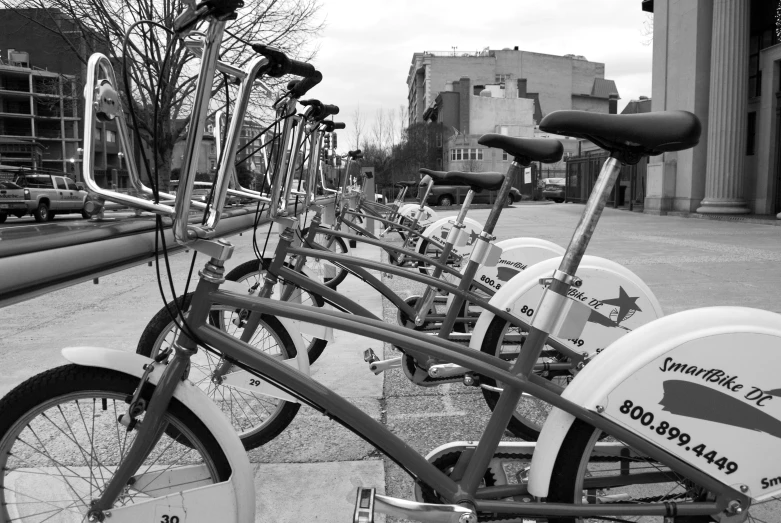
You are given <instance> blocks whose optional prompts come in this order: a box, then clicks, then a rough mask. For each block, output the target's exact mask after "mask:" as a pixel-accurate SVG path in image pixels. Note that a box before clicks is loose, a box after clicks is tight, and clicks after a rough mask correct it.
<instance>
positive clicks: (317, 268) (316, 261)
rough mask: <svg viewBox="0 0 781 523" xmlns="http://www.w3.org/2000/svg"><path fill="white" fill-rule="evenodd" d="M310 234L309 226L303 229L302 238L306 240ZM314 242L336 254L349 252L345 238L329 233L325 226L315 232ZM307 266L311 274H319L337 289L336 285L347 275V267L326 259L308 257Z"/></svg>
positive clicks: (325, 282)
mask: <svg viewBox="0 0 781 523" xmlns="http://www.w3.org/2000/svg"><path fill="white" fill-rule="evenodd" d="M308 235H309V227H306V228H304V229H302V230H301V238H303V239H304V240H306V237H307V236H308ZM314 243H316V244H317V245H320V246H322V247H325V248H327V249H328V250H329V251H331V252H334V253H336V254H347V251H348V249H347V244H346V243H344V240H343V239H342V238H341V237H340V236H333V235H332V234H329V230H328V229H324V228H321V229H320V230H319V231H318V232H317V233H315V239H314ZM303 246H304V247H306V246H307V245H306V241H304V245H303ZM305 266H306V269H307V272H308V273H309V274H313V275H317V276H319V277H320V278H321V279H322V281H323V283H324V284H325V285H326V286H327V287H330V288H331V289H336V287H337V286H338V285H339V284H340V283H342V282H343V281H344V279H345V278H346V277H347V270H346V269H344V268H342V267H339V266H337V265H334V264H332V263H330V262H327V261H325V260H321V259H320V258H307V260H306V264H305Z"/></svg>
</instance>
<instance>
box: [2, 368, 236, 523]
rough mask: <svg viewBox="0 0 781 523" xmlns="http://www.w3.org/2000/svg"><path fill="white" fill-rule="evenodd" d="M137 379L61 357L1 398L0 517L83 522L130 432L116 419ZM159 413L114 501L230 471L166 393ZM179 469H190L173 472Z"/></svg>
mask: <svg viewBox="0 0 781 523" xmlns="http://www.w3.org/2000/svg"><path fill="white" fill-rule="evenodd" d="M138 383H139V379H138V378H136V377H134V376H129V375H127V374H124V373H121V372H117V371H113V370H109V369H100V368H94V367H82V366H78V365H66V366H64V367H58V368H56V369H52V370H49V371H46V372H44V373H42V374H39V375H37V376H35V377H33V378H30V379H29V380H27V381H26V382H24V383H22V384H21V385H19V386H18V387H16V388H15V389H14V390H12V391H11V392H10V393H9V394H8V395H7V396H6V397H5V398H3V400H2V401H0V468H1V469H2V476H1V477H0V519H2V520H3V521H35V522H43V521H87V519H88V518H87V513H88V511H89V510H90V508H91V507H90V505H89V503H90V501H91V500H93V499H96V498H97V497H98V496H99V495H100V494H101V493H102V492H103V490H104V489H105V486H106V484H107V483H108V481H109V479H110V478H111V477H112V474H113V473H114V471H115V470H116V469H117V467H118V466H119V465H120V464H121V463H122V462H123V460H124V459H125V457H126V456H127V452H128V450H129V449H130V446H131V443H132V442H133V441H134V439H135V437H136V432H135V431H133V430H131V431H129V432H128V431H127V429H126V427H125V426H124V425H121V424H120V423H119V422H118V421H117V418H118V417H119V416H120V415H121V414H123V413H125V411H126V409H127V404H126V403H125V398H126V397H127V396H128V395H132V394H133V391H134V390H135V389H136V387H137V385H138ZM153 390H154V387H152V386H151V385H149V386H147V387H145V392H144V394H143V395H142V397H143V398H145V399H146V400H149V398H150V397H151V393H152V391H153ZM143 418H144V415H143V414H142V415H141V416H139V418H138V419H139V420H141V422H143ZM164 421H165V423H167V424H168V427H167V429H166V430H165V432H164V434H163V435H162V437H161V438H160V440H159V441H158V442H157V443H156V444H155V446H154V447H153V449H152V451H151V452H150V454H149V456H148V457H147V459H146V460H145V461H144V463H143V464H142V465H141V467H140V468H139V469H138V470H137V472H136V473H135V475H134V476H133V477H134V479H135V480H136V481H134V482H133V485H131V486H130V487H128V488H127V489H126V490H125V492H123V493H122V495H120V497H119V498H118V499H117V501H116V502H115V504H114V507H115V508H118V507H123V506H128V505H133V504H136V503H143V502H144V501H148V500H150V499H152V498H154V497H158V496H160V493H161V492H160V491H161V489H165V491H169V489H170V491H177V490H183V489H189V488H194V487H197V486H201V485H208V484H212V483H219V482H222V481H226V480H227V479H228V478H229V476H230V473H231V469H230V464H229V463H228V460H227V458H226V457H225V454H224V453H223V451H222V449H221V448H220V446H219V444H218V443H217V441H216V440H215V438H214V436H213V435H212V434H211V432H210V431H209V429H207V428H206V426H205V425H204V424H203V422H201V421H200V420H199V419H198V417H197V416H195V414H193V413H192V411H190V410H189V409H188V408H187V407H185V406H184V405H183V404H182V403H180V402H179V401H178V400H177V399H176V398H172V399H171V403H170V405H169V407H168V410H167V411H166V413H165V418H164ZM194 468H198V470H197V481H196V482H195V483H193V472H192V469H194ZM185 469H190V471H189V472H187V473H186V474H181V472H182V471H184V470H185ZM177 473H179V474H177ZM144 474H146V476H143V475H144ZM177 477H178V478H187V479H186V480H183V479H179V480H177ZM185 481H186V483H185ZM226 501H227V500H226Z"/></svg>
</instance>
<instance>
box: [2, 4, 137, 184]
mask: <svg viewBox="0 0 781 523" xmlns="http://www.w3.org/2000/svg"><path fill="white" fill-rule="evenodd" d="M59 31H62V32H64V33H66V34H68V35H70V36H71V38H70V40H69V42H70V44H66V43H65V42H64V41H63V39H62V37H61V36H60V35H59V34H58V33H59ZM93 49H101V46H100V43H99V41H98V39H97V38H96V36H95V35H90V34H85V33H84V32H82V31H81V30H80V28H79V27H78V25H77V24H75V23H74V22H73V21H72V20H71V19H69V18H68V17H67V16H64V15H63V14H62V13H61V12H60V11H59V10H57V9H22V10H16V9H0V164H3V165H18V166H24V167H30V168H36V169H48V170H53V171H58V172H64V173H66V174H68V175H69V176H71V177H72V178H73V179H76V180H80V173H81V169H80V165H79V164H80V162H81V157H80V156H79V154H78V152H77V149H78V148H80V147H82V139H83V136H84V122H83V113H84V108H83V102H82V100H83V98H82V89H83V82H84V80H85V79H86V76H87V75H86V64H85V63H84V62H82V61H81V59H80V58H79V57H80V56H82V57H84V56H87V54H88V52H89V50H93ZM131 140H132V134H131ZM95 167H96V168H95V172H94V177H95V180H96V181H97V183H98V185H100V186H103V187H111V186H112V185H115V186H117V187H118V188H124V187H127V186H128V183H127V171H126V170H124V169H123V167H124V165H123V157H122V155H121V154H120V149H119V143H118V135H117V127H116V123H114V122H108V123H100V124H98V126H97V128H96V130H95Z"/></svg>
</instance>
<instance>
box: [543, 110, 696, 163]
mask: <svg viewBox="0 0 781 523" xmlns="http://www.w3.org/2000/svg"><path fill="white" fill-rule="evenodd" d="M540 129H541V130H543V131H546V132H549V133H556V134H563V135H565V136H573V137H575V138H585V139H587V140H590V141H592V142H594V143H595V144H597V145H598V146H600V147H602V148H603V149H606V150H607V151H610V153H611V154H612V155H613V156H615V157H616V158H617V159H619V160H620V161H622V162H624V163H630V164H632V163H637V162H638V161H639V160H640V158H642V157H643V156H655V155H657V154H662V153H664V152H670V151H681V150H683V149H689V148H691V147H694V146H695V145H697V143H698V142H699V141H700V131H701V130H702V127H701V126H700V121H699V120H698V119H697V117H696V116H694V115H693V114H692V113H690V112H688V111H659V112H653V113H643V114H600V113H589V112H585V111H555V112H552V113H550V114H549V115H548V116H546V117H545V118H543V119H542V121H541V122H540Z"/></svg>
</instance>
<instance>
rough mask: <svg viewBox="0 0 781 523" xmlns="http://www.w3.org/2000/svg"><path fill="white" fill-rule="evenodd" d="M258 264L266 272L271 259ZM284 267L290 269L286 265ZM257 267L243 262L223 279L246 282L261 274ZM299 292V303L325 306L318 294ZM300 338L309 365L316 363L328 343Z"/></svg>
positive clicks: (256, 261) (249, 262) (303, 335)
mask: <svg viewBox="0 0 781 523" xmlns="http://www.w3.org/2000/svg"><path fill="white" fill-rule="evenodd" d="M260 263H262V267H263V270H264V271H267V270H268V267H269V266H270V265H271V259H270V258H263V259H262V261H261V262H260ZM286 266H288V267H289V268H292V267H290V266H289V265H287V264H286ZM258 267H259V265H258V260H248V261H245V262H244V263H242V264H239V265H237V266H236V267H234V268H233V269H231V270H230V272H228V274H226V275H225V279H226V280H229V281H235V282H243V281H246V278H247V277H248V276H251V275H253V274H261V272H260V271H258ZM261 280H262V278H261V277H259V279H258V281H261ZM300 292H301V294H302V299H301V301H302V303H303V304H304V305H311V306H313V307H322V306H323V305H325V300H323V297H322V296H320V295H319V294H315V293H312V292H310V291H307V290H304V289H301V290H300ZM304 296H306V297H304ZM301 336H302V337H303V338H304V342H306V343H307V354H308V355H309V363H310V364H312V363H314V362H315V361H317V358H319V357H320V355H321V354H322V353H323V351H324V350H325V347H326V345H328V341H327V340H323V339H320V338H315V337H313V336H308V335H306V334H301ZM307 340H308V341H307Z"/></svg>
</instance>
